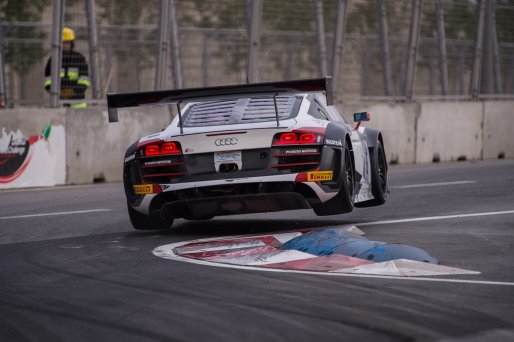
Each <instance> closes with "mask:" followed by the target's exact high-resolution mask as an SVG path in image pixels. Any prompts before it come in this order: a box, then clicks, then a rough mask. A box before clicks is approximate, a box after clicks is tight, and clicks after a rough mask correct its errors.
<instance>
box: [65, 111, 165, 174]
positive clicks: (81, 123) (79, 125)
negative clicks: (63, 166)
mask: <svg viewBox="0 0 514 342" xmlns="http://www.w3.org/2000/svg"><path fill="white" fill-rule="evenodd" d="M170 121H171V113H170V111H169V110H168V107H167V106H156V107H146V108H133V109H123V110H120V111H119V122H117V123H111V124H109V123H108V119H107V109H106V108H103V109H97V108H90V109H68V110H67V111H66V160H67V177H66V183H67V184H84V183H93V182H104V181H105V182H115V181H120V180H122V166H123V157H124V155H125V150H126V149H127V148H128V147H129V146H130V145H131V144H132V143H134V142H135V141H136V140H138V139H139V138H140V137H141V136H144V135H148V134H151V133H155V132H159V131H160V130H162V129H163V128H165V127H166V126H167V125H168V124H169V123H170Z"/></svg>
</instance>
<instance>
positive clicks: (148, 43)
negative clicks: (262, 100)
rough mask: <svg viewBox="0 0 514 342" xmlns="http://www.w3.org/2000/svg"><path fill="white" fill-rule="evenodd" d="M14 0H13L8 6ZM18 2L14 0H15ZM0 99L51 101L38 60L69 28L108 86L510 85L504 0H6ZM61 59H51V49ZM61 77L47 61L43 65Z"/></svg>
mask: <svg viewBox="0 0 514 342" xmlns="http://www.w3.org/2000/svg"><path fill="white" fill-rule="evenodd" d="M17 4H18V5H17ZM19 4H23V6H20V5H19ZM0 6H3V7H0V8H1V11H2V12H1V14H0V47H1V53H0V98H1V99H2V101H3V104H6V105H8V106H9V105H11V106H12V105H34V106H58V105H62V103H63V102H66V101H63V100H60V99H59V92H60V89H59V82H53V83H52V85H55V86H54V87H53V88H52V89H50V92H47V91H45V89H44V87H43V84H44V67H45V64H46V62H47V60H48V58H49V57H50V56H60V55H61V54H62V51H61V50H62V44H61V32H62V27H63V26H66V27H70V28H72V29H73V30H75V34H76V40H75V49H76V50H77V51H79V52H81V53H82V54H84V55H85V57H86V60H87V63H88V66H89V76H90V80H91V85H90V87H89V88H88V90H87V92H86V101H87V102H90V103H98V102H103V101H105V94H106V93H107V92H133V91H145V90H154V89H171V88H181V87H199V86H213V85H223V84H234V83H246V82H257V81H275V80H285V79H300V78H312V77H320V76H323V75H332V76H333V77H334V84H335V94H336V97H337V98H338V99H339V100H340V101H341V100H343V101H344V100H345V99H350V98H352V99H368V100H371V99H384V98H386V99H391V100H411V99H415V98H425V97H429V98H430V97H432V98H441V97H444V98H463V99H476V98H483V97H513V96H514V0H424V1H423V0H397V1H387V0H284V1H274V0H145V1H143V0H67V1H65V0H34V1H21V2H20V1H18V0H5V1H3V2H1V3H0ZM57 59H59V58H57ZM52 70H53V74H52V76H53V77H54V80H58V79H59V73H58V72H57V70H58V69H57V63H56V65H55V66H53V68H52Z"/></svg>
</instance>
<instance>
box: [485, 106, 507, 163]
mask: <svg viewBox="0 0 514 342" xmlns="http://www.w3.org/2000/svg"><path fill="white" fill-rule="evenodd" d="M483 135H484V141H483V158H484V159H495V158H513V157H514V101H486V102H484V131H483Z"/></svg>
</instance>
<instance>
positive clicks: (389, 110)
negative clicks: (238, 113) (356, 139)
mask: <svg viewBox="0 0 514 342" xmlns="http://www.w3.org/2000/svg"><path fill="white" fill-rule="evenodd" d="M342 111H343V114H344V115H345V117H346V118H347V119H348V120H349V121H351V120H352V114H353V112H358V111H368V112H370V113H371V121H370V122H367V123H364V125H366V126H368V127H371V128H377V129H379V130H381V131H382V132H383V136H384V140H385V141H384V144H385V147H386V151H387V157H388V160H389V161H390V162H393V163H400V164H409V163H431V162H435V161H454V160H463V159H466V160H471V159H491V158H512V157H514V101H492V100H490V101H480V102H476V101H473V102H471V101H467V102H458V101H445V102H430V101H427V102H420V103H392V102H384V103H377V102H374V103H352V104H345V105H343V106H342ZM171 118H172V114H171V111H170V109H169V107H167V106H159V107H146V108H134V109H130V110H129V109H124V110H120V121H119V122H118V123H113V124H109V123H108V121H107V110H106V108H105V107H96V108H95V107H93V108H88V109H37V108H30V109H29V108H27V109H25V108H19V109H8V110H1V111H0V189H4V188H13V187H31V186H52V185H57V184H87V183H93V182H95V181H96V182H103V181H106V182H116V181H121V180H122V160H123V155H124V153H125V150H126V148H127V147H128V146H129V145H130V144H132V143H133V142H135V141H136V140H137V139H138V138H139V137H141V136H144V135H147V134H151V133H154V132H158V131H160V130H161V129H163V128H164V127H166V126H167V125H168V124H169V122H170V120H171ZM29 157H30V158H29ZM13 158H17V159H16V162H13V160H14V159H13Z"/></svg>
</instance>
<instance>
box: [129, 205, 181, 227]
mask: <svg viewBox="0 0 514 342" xmlns="http://www.w3.org/2000/svg"><path fill="white" fill-rule="evenodd" d="M127 207H128V213H129V217H130V223H132V226H133V227H134V228H135V229H137V230H153V229H170V228H171V225H172V224H173V219H172V218H170V219H166V220H164V219H162V218H161V217H159V216H151V215H144V214H141V213H140V212H138V211H136V210H135V209H134V208H132V207H131V206H130V205H129V204H128V203H127Z"/></svg>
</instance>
